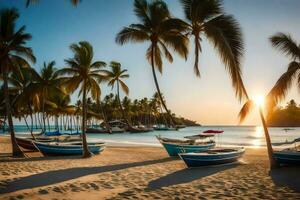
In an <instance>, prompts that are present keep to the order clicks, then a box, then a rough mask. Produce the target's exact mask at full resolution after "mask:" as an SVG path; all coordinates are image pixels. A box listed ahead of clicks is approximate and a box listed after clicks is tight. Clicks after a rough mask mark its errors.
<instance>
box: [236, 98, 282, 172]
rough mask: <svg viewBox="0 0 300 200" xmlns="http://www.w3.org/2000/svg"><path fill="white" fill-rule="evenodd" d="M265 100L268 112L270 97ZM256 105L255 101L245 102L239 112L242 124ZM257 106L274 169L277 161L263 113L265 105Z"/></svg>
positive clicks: (271, 164)
mask: <svg viewBox="0 0 300 200" xmlns="http://www.w3.org/2000/svg"><path fill="white" fill-rule="evenodd" d="M265 100H266V102H265V107H266V109H267V111H268V109H269V106H268V103H270V98H269V96H267V97H266V98H265ZM255 105H256V103H255V101H254V100H253V99H248V100H247V101H246V102H245V104H244V105H243V107H242V109H241V110H240V112H239V120H240V123H242V122H243V121H244V120H245V118H246V117H247V116H248V115H249V113H250V111H252V110H253V108H255ZM257 106H258V109H259V116H260V119H261V122H262V125H263V128H264V134H265V139H266V144H267V149H268V157H269V161H270V166H271V168H274V167H276V163H275V160H274V158H273V147H272V143H271V138H270V134H269V130H268V126H267V123H266V120H265V116H264V113H263V108H262V107H263V106H264V105H257Z"/></svg>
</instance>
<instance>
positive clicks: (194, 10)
mask: <svg viewBox="0 0 300 200" xmlns="http://www.w3.org/2000/svg"><path fill="white" fill-rule="evenodd" d="M181 4H182V7H183V9H184V14H185V17H186V20H187V21H188V23H186V27H187V35H188V36H190V37H191V38H193V40H194V46H195V50H194V51H195V63H194V71H195V74H196V76H200V70H199V67H198V62H199V53H200V52H201V51H202V48H201V41H202V40H203V38H204V37H205V38H207V39H208V40H209V41H210V42H211V43H212V44H213V45H214V47H215V49H216V50H217V51H218V53H219V55H220V57H221V60H222V61H223V63H224V64H225V67H226V69H227V70H228V72H229V75H230V77H231V80H232V85H233V87H234V88H235V91H236V96H237V97H238V98H239V100H241V99H242V98H243V97H247V93H246V91H245V88H244V84H243V81H242V78H241V69H240V59H241V57H242V55H243V50H244V47H243V46H244V45H243V40H242V34H241V29H240V27H239V24H238V22H237V21H236V20H235V19H234V18H233V16H231V15H227V14H226V13H224V10H223V8H222V2H221V0H181Z"/></svg>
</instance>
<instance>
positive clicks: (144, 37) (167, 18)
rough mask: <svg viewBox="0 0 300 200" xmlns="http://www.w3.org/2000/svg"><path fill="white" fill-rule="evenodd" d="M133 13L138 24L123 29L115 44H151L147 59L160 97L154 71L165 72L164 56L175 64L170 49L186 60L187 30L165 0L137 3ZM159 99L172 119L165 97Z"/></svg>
mask: <svg viewBox="0 0 300 200" xmlns="http://www.w3.org/2000/svg"><path fill="white" fill-rule="evenodd" d="M134 13H135V15H136V16H137V18H138V21H139V22H138V23H134V24H131V25H129V26H127V27H124V28H123V29H122V30H121V31H120V32H119V33H118V34H117V37H116V42H117V43H118V44H120V45H123V44H125V43H127V42H133V43H144V42H147V43H149V44H150V45H149V47H148V49H147V50H146V58H147V59H148V61H149V63H150V64H151V67H152V74H153V78H154V82H155V86H156V89H157V92H158V93H159V94H161V92H160V88H159V85H158V81H157V78H156V72H155V69H157V70H158V71H159V72H160V73H162V67H163V62H162V57H163V55H164V57H165V58H166V59H167V61H169V62H172V61H173V56H172V54H171V52H170V49H172V50H173V51H174V52H176V53H177V54H178V55H180V56H181V57H184V58H185V59H186V58H187V55H188V38H187V37H186V36H185V35H184V34H182V33H181V32H182V31H183V30H185V28H186V27H185V25H184V23H182V21H181V20H179V19H176V18H172V17H171V14H170V12H169V9H168V7H167V5H166V3H165V2H164V1H162V0H155V1H151V2H150V3H149V2H147V1H146V0H135V1H134ZM160 96H161V95H160ZM160 100H161V101H162V104H163V106H164V108H165V110H166V112H168V113H169V116H170V117H171V119H172V116H171V114H170V112H169V110H168V108H167V106H166V104H165V102H164V101H163V99H162V98H160Z"/></svg>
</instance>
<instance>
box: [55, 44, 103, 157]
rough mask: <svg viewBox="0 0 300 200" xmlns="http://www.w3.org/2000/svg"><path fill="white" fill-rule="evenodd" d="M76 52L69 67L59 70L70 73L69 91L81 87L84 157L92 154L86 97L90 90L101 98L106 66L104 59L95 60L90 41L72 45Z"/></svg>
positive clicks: (94, 97)
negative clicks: (88, 140)
mask: <svg viewBox="0 0 300 200" xmlns="http://www.w3.org/2000/svg"><path fill="white" fill-rule="evenodd" d="M70 49H71V51H72V52H73V53H74V56H73V58H70V59H66V60H65V62H66V64H67V67H66V68H64V69H61V70H59V71H58V74H61V75H68V76H67V77H66V78H65V82H64V85H65V88H66V90H67V91H70V92H73V91H75V90H76V89H77V88H80V89H79V95H82V127H81V128H82V143H83V157H84V158H87V157H90V156H92V153H91V152H90V151H89V149H88V146H87V140H86V134H85V131H86V117H87V102H86V98H87V95H88V94H89V92H90V93H91V97H92V98H93V99H95V100H96V101H97V102H99V100H100V95H101V89H100V86H99V84H98V82H101V80H103V79H105V72H104V70H102V69H101V68H102V67H104V66H106V64H105V62H103V61H93V59H94V51H93V47H92V45H91V44H90V43H89V42H86V41H81V42H79V43H78V44H76V43H75V44H72V45H71V46H70Z"/></svg>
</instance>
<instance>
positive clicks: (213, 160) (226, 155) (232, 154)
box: [179, 147, 245, 167]
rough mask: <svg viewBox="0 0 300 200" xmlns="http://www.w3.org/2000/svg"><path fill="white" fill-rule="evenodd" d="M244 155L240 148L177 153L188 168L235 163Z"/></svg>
mask: <svg viewBox="0 0 300 200" xmlns="http://www.w3.org/2000/svg"><path fill="white" fill-rule="evenodd" d="M244 153H245V149H244V148H243V147H241V148H214V149H210V150H207V151H203V152H194V153H179V156H180V158H181V159H182V160H183V161H184V162H185V164H186V165H187V166H188V167H201V166H207V165H219V164H226V163H232V162H235V161H237V160H238V159H239V158H241V157H242V155H243V154H244Z"/></svg>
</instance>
